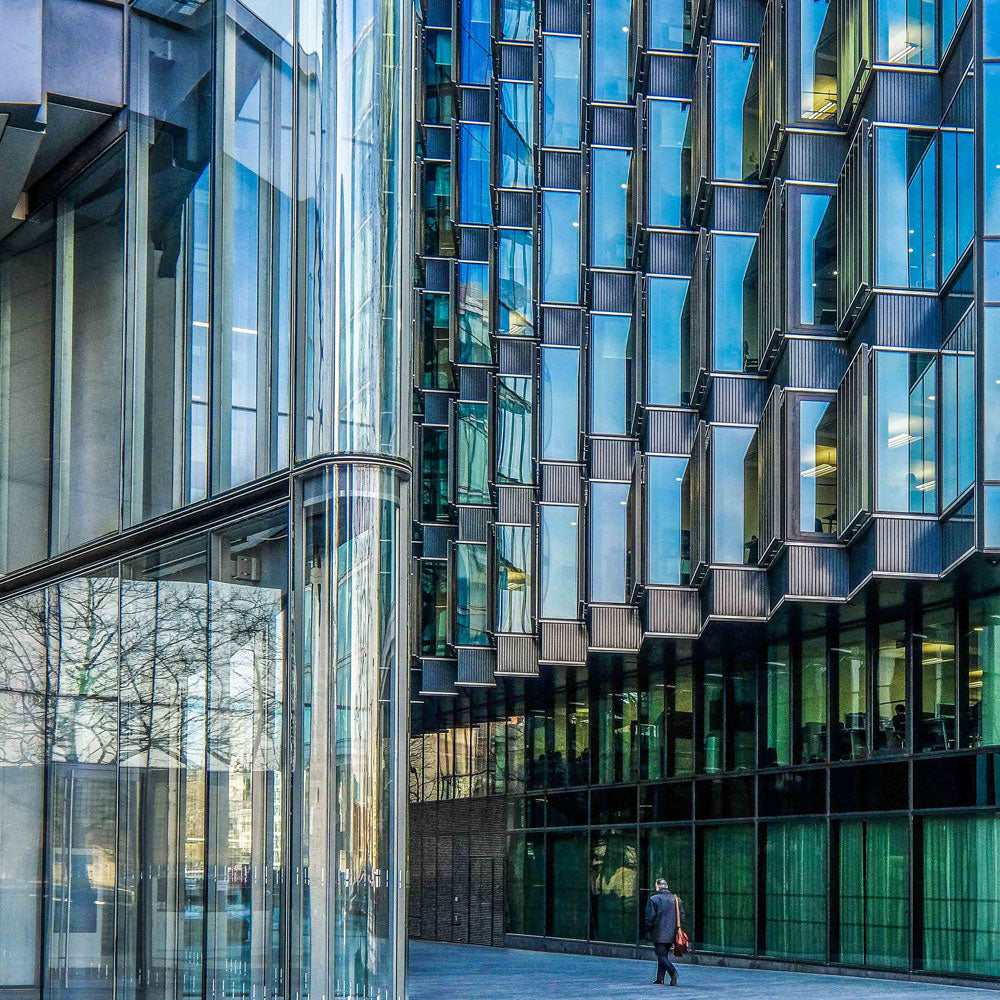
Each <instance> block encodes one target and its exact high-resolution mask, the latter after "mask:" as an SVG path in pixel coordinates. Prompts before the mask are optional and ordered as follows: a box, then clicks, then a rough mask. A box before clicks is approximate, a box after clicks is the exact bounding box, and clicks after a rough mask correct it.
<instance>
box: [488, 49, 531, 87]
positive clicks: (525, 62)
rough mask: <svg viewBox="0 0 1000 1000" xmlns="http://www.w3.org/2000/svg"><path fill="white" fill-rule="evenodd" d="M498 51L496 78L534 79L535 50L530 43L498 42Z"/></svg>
mask: <svg viewBox="0 0 1000 1000" xmlns="http://www.w3.org/2000/svg"><path fill="white" fill-rule="evenodd" d="M496 48H497V51H498V53H499V58H498V60H497V78H498V79H500V80H526V81H528V82H530V81H531V80H533V79H534V73H535V59H534V55H535V51H534V48H533V47H532V46H531V45H512V44H510V43H508V42H500V43H498V44H497V45H496Z"/></svg>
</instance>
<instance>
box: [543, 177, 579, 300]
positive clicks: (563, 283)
mask: <svg viewBox="0 0 1000 1000" xmlns="http://www.w3.org/2000/svg"><path fill="white" fill-rule="evenodd" d="M542 300H543V301H544V302H565V303H575V302H579V301H580V195H579V194H577V193H576V192H575V191H543V192H542Z"/></svg>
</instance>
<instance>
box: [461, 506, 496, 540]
mask: <svg viewBox="0 0 1000 1000" xmlns="http://www.w3.org/2000/svg"><path fill="white" fill-rule="evenodd" d="M492 523H493V509H492V508H491V507H459V508H458V537H459V540H460V541H463V542H487V541H489V538H490V524H492Z"/></svg>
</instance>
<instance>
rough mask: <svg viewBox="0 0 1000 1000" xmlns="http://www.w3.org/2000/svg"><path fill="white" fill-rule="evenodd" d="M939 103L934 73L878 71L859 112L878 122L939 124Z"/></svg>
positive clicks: (883, 69) (886, 69)
mask: <svg viewBox="0 0 1000 1000" xmlns="http://www.w3.org/2000/svg"><path fill="white" fill-rule="evenodd" d="M939 102H940V92H939V87H938V80H937V75H936V74H934V73H912V72H907V71H906V70H897V69H888V68H879V69H878V70H877V71H876V73H875V86H874V87H873V88H872V89H871V91H870V92H869V94H868V98H867V103H866V104H865V107H864V110H863V111H862V113H863V114H864V116H865V117H866V118H871V119H872V120H873V121H878V122H899V123H900V124H903V125H938V124H940V121H941V118H940V106H939Z"/></svg>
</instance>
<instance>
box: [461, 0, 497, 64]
mask: <svg viewBox="0 0 1000 1000" xmlns="http://www.w3.org/2000/svg"><path fill="white" fill-rule="evenodd" d="M458 7H459V11H460V19H461V20H460V29H459V69H460V79H461V81H462V83H472V84H488V83H489V82H490V75H491V73H492V69H493V59H492V56H491V54H490V53H491V48H490V5H489V0H463V2H462V3H460V4H459V5H458Z"/></svg>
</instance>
